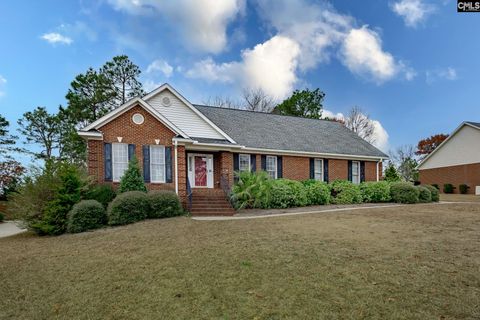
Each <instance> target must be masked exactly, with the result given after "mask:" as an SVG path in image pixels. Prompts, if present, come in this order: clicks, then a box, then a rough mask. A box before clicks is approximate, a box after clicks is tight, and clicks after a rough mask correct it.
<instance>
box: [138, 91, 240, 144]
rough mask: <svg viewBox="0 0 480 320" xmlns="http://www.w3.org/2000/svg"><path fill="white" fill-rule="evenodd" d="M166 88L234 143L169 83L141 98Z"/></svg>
mask: <svg viewBox="0 0 480 320" xmlns="http://www.w3.org/2000/svg"><path fill="white" fill-rule="evenodd" d="M165 89H168V90H169V91H170V92H171V93H172V94H173V95H174V96H176V97H177V98H178V99H179V100H180V101H182V102H183V103H184V104H185V105H186V106H187V107H188V108H190V110H192V111H193V112H194V113H195V114H196V115H198V116H199V117H200V118H202V119H203V120H204V121H205V122H206V123H208V124H209V125H210V126H211V127H212V128H213V129H214V130H215V131H217V132H218V133H219V134H221V135H222V136H223V137H224V138H225V139H227V140H228V141H230V143H236V142H235V140H233V139H232V138H231V137H230V136H229V135H228V134H226V133H225V132H224V131H223V130H222V129H220V128H219V127H217V125H216V124H214V123H213V122H212V121H210V119H208V118H207V117H206V116H205V115H204V114H203V113H201V112H200V111H198V110H197V108H195V107H194V106H193V104H191V103H190V101H188V100H187V99H185V97H184V96H182V95H181V94H180V93H179V92H178V91H177V90H175V88H173V87H172V86H171V85H169V84H168V83H164V84H162V85H161V86H160V87H158V88H157V89H155V90H153V91H152V92H150V93H149V94H147V95H146V96H144V97H143V100H148V99H150V98H151V97H153V96H155V95H156V94H158V93H160V92H162V91H163V90H165Z"/></svg>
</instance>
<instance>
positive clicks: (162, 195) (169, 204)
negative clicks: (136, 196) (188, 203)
mask: <svg viewBox="0 0 480 320" xmlns="http://www.w3.org/2000/svg"><path fill="white" fill-rule="evenodd" d="M147 198H148V203H149V205H150V210H149V211H148V216H147V217H148V218H150V219H154V218H168V217H174V216H179V215H181V214H182V213H183V210H182V206H181V204H180V199H179V198H178V196H177V194H176V193H175V192H173V191H150V192H149V193H148V194H147Z"/></svg>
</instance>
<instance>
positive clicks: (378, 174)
mask: <svg viewBox="0 0 480 320" xmlns="http://www.w3.org/2000/svg"><path fill="white" fill-rule="evenodd" d="M380 161H382V159H380V160H378V161H377V182H378V181H380V173H379V172H378V169H379V167H380V166H379V164H380Z"/></svg>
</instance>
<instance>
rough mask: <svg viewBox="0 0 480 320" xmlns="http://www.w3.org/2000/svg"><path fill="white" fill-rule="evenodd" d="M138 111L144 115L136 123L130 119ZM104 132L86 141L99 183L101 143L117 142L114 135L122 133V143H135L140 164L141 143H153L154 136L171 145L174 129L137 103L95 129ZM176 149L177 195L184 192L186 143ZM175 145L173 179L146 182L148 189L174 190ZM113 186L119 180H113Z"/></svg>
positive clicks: (91, 170) (101, 175) (92, 171)
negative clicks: (171, 180)
mask: <svg viewBox="0 0 480 320" xmlns="http://www.w3.org/2000/svg"><path fill="white" fill-rule="evenodd" d="M135 113H140V114H142V115H143V117H144V118H145V121H144V123H143V124H141V125H137V124H135V123H133V121H132V115H133V114H135ZM98 131H101V132H102V133H103V139H104V140H103V141H97V140H89V141H88V161H89V165H88V172H89V174H90V175H91V176H93V177H94V178H95V180H96V181H97V182H99V183H105V181H104V177H105V175H104V159H103V158H104V156H103V143H104V142H108V143H116V142H118V139H117V137H122V143H128V144H135V146H136V147H135V156H136V157H137V159H138V162H139V164H140V167H142V164H143V154H142V146H143V145H155V144H156V142H155V140H156V139H158V140H160V145H164V146H172V138H173V137H175V133H174V132H172V131H171V130H170V129H168V128H167V127H166V126H165V125H163V124H162V123H161V122H159V121H158V120H157V119H156V118H154V117H153V116H152V115H151V114H150V113H148V112H147V111H145V110H144V109H143V108H142V107H139V106H136V107H133V108H132V109H130V110H129V111H127V112H125V113H123V114H122V115H120V116H119V117H118V118H116V119H115V120H113V121H111V122H109V123H107V124H105V125H104V126H102V127H101V128H99V129H98ZM177 152H178V176H179V179H178V180H179V184H178V187H179V195H180V196H181V197H182V196H183V197H184V196H185V195H186V182H185V181H186V169H185V168H186V162H185V161H186V160H185V147H183V146H179V147H178V149H177ZM173 157H174V148H172V177H173V182H172V183H147V188H148V189H149V190H165V189H167V190H175V166H174V163H175V162H174V159H173ZM112 184H113V185H114V186H115V187H116V186H118V183H117V182H115V183H112Z"/></svg>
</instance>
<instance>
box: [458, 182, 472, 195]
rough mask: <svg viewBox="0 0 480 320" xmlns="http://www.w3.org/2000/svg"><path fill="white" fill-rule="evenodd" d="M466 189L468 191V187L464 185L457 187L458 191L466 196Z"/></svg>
mask: <svg viewBox="0 0 480 320" xmlns="http://www.w3.org/2000/svg"><path fill="white" fill-rule="evenodd" d="M468 189H470V187H469V186H468V185H466V184H464V183H463V184H461V185H459V186H458V190H459V191H460V193H461V194H467V193H468Z"/></svg>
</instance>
